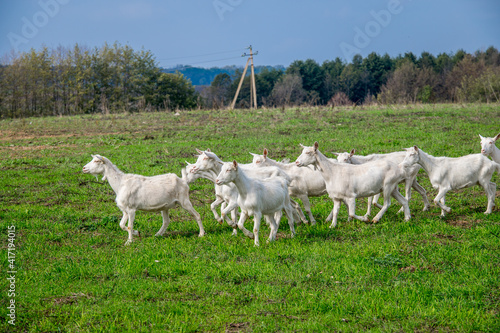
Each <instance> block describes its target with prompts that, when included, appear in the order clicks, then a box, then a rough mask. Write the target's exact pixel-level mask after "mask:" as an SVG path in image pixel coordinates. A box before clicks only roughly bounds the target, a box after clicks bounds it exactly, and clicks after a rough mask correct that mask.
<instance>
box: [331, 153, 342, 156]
mask: <svg viewBox="0 0 500 333" xmlns="http://www.w3.org/2000/svg"><path fill="white" fill-rule="evenodd" d="M332 154H333V155H335V156H339V155H340V153H332Z"/></svg>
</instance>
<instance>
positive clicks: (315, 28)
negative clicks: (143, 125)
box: [0, 0, 500, 67]
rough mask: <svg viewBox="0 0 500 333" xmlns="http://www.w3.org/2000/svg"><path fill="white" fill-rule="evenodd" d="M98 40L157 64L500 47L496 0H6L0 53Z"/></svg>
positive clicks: (283, 61)
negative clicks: (248, 55) (146, 55)
mask: <svg viewBox="0 0 500 333" xmlns="http://www.w3.org/2000/svg"><path fill="white" fill-rule="evenodd" d="M105 42H108V43H110V44H113V43H114V42H118V43H120V44H122V45H125V44H127V45H130V46H131V47H132V48H134V49H135V50H140V49H142V48H144V49H145V50H149V51H151V52H152V53H153V54H154V55H155V57H156V60H157V62H158V65H160V66H163V67H172V66H175V65H176V64H188V65H193V66H201V67H213V66H218V67H222V66H225V65H238V66H243V65H244V64H245V61H246V60H245V59H244V58H241V54H242V53H244V52H245V51H246V50H245V48H246V47H247V46H249V45H252V46H253V49H254V51H258V52H259V53H258V55H257V56H256V57H255V64H256V65H283V66H288V65H289V64H290V63H291V62H293V61H294V60H306V59H309V58H311V59H314V60H316V61H317V62H318V63H320V64H321V63H322V62H323V61H325V60H333V59H335V58H336V57H340V58H343V59H344V60H346V61H350V60H351V59H352V55H353V54H355V53H360V54H361V55H362V56H366V55H368V54H369V53H371V52H376V53H378V54H381V55H383V54H385V53H388V54H389V55H390V56H392V57H394V56H397V55H398V54H404V53H405V52H413V53H415V54H416V55H417V56H418V55H420V54H421V53H422V52H423V51H427V52H430V53H432V54H434V55H437V54H439V53H443V52H445V53H449V52H456V51H457V50H459V49H464V50H465V51H467V52H471V53H472V52H475V51H477V50H485V49H486V48H488V47H489V46H495V47H496V48H497V49H500V1H498V0H380V1H379V0H372V1H366V0H365V1H360V0H350V1H348V0H310V1H298V0H182V1H181V0H178V1H173V0H163V1H162V0H142V1H138V0H121V1H118V0H108V1H107V0H99V1H98V0H87V1H83V0H36V1H32V0H17V1H16V0H5V1H2V2H1V3H0V55H1V56H4V55H6V54H8V53H10V52H11V51H12V50H17V51H21V52H23V51H28V50H30V49H31V48H35V49H40V47H42V45H45V46H47V47H49V48H56V47H58V46H60V45H61V46H64V47H73V46H74V45H75V44H76V43H78V44H79V45H84V46H88V47H90V48H94V47H100V46H102V45H103V44H104V43H105Z"/></svg>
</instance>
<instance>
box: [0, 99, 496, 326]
mask: <svg viewBox="0 0 500 333" xmlns="http://www.w3.org/2000/svg"><path fill="white" fill-rule="evenodd" d="M499 119H500V106H499V105H495V104H493V105H426V106H394V107H380V108H375V107H371V108H354V109H352V108H335V109H330V108H291V109H286V110H278V109H272V110H258V111H250V110H236V111H190V112H182V113H181V114H180V115H179V116H175V115H173V114H172V113H144V114H143V113H141V114H132V115H130V114H115V115H110V116H99V115H98V116H95V115H94V116H75V117H62V118H43V119H42V118H31V119H24V120H3V121H1V122H0V152H1V153H2V158H0V172H1V177H0V221H1V222H0V230H1V235H2V237H1V238H0V245H1V246H2V249H4V250H5V251H2V258H1V260H0V263H1V267H2V272H3V273H5V274H3V276H7V272H8V271H9V270H10V268H9V262H8V258H7V247H8V243H9V242H8V227H10V226H15V229H16V230H15V239H14V244H15V253H16V258H15V262H14V265H15V269H16V271H17V273H16V274H15V277H16V283H15V289H16V290H15V293H16V295H15V297H14V298H13V297H8V296H7V294H8V290H9V282H8V280H7V279H6V278H2V279H1V282H0V289H1V292H2V297H1V298H0V318H1V319H2V320H1V321H0V330H1V331H13V332H24V331H33V332H39V331H41V332H48V331H51V332H52V331H67V332H96V331H106V332H108V331H110V332H122V331H133V332H149V331H157V330H158V331H160V330H163V331H165V330H167V331H172V332H193V331H197V332H224V331H226V332H240V331H241V332H277V331H286V332H291V331H302V332H311V331H313V332H326V331H342V332H359V331H375V332H379V331H382V332H401V331H404V332H428V331H438V332H472V331H478V332H498V331H500V320H499V308H500V279H499V277H500V211H499V209H498V208H495V209H494V211H493V214H491V215H489V216H486V215H484V214H483V212H484V211H485V210H486V195H485V193H484V191H483V189H482V188H480V187H473V188H468V189H464V190H460V191H456V192H449V193H448V195H447V204H448V205H449V206H450V207H451V208H452V212H451V213H450V214H449V215H447V216H446V217H445V218H440V217H439V215H440V210H439V209H438V208H437V207H436V206H435V205H432V207H431V210H430V211H428V212H423V211H422V207H423V203H422V200H421V198H420V196H419V194H418V193H416V192H413V197H412V200H411V202H410V209H411V212H412V219H411V220H410V221H409V222H404V221H403V217H402V216H400V215H397V214H396V212H397V210H398V209H399V207H398V205H397V204H396V203H393V205H392V206H391V207H390V209H389V211H388V212H387V213H386V214H385V215H384V217H383V218H382V220H381V221H380V223H378V224H370V223H363V222H359V221H351V222H347V212H346V209H345V206H342V208H341V211H340V218H339V224H338V226H337V228H336V229H329V228H328V224H326V223H324V222H323V221H324V219H325V218H326V216H327V215H328V213H329V211H330V210H331V207H332V203H331V201H330V200H329V199H328V197H326V196H325V197H321V198H312V200H311V201H312V205H313V214H314V215H315V217H316V219H317V220H318V222H319V223H318V224H317V225H316V226H307V225H298V226H297V227H296V230H297V235H296V237H295V238H293V239H291V238H290V236H289V230H288V225H287V223H286V221H285V220H283V221H282V222H281V225H280V230H279V233H278V239H277V241H276V242H274V243H266V242H261V246H260V247H254V246H253V240H251V239H249V238H246V237H244V236H243V235H242V234H241V233H239V235H238V236H236V237H232V236H231V229H230V228H229V227H228V226H227V225H225V224H224V225H220V224H218V223H217V222H216V221H215V219H214V218H213V215H212V213H211V211H210V209H209V204H210V203H211V202H212V201H213V200H214V194H213V184H211V183H210V182H208V181H206V180H199V181H197V182H196V183H194V184H192V185H191V200H192V202H193V205H194V206H195V209H196V210H197V211H198V212H199V213H200V214H201V216H202V220H203V223H204V226H205V230H206V231H207V235H206V236H205V237H203V238H199V237H197V235H198V228H197V225H196V223H195V221H194V220H193V219H192V217H191V216H190V215H189V214H188V213H187V212H185V211H184V210H182V209H181V208H178V209H174V210H171V214H170V215H171V219H172V223H171V225H170V226H169V228H168V230H167V232H166V234H165V236H164V237H160V238H157V237H155V236H154V234H155V233H156V232H157V231H158V229H159V228H160V225H161V217H160V215H159V214H153V213H145V212H139V213H138V214H137V216H136V223H135V227H137V229H138V230H139V231H140V232H141V235H142V237H141V238H136V239H135V242H134V243H132V245H130V246H124V245H123V244H124V243H125V241H126V238H127V234H126V233H125V232H123V231H122V230H121V229H120V228H119V226H118V223H119V220H120V218H121V214H120V211H119V209H118V208H117V207H116V204H115V203H114V199H115V196H114V193H113V191H112V189H111V187H110V186H109V184H107V183H105V182H102V181H100V179H99V181H96V179H95V178H94V177H92V176H90V175H87V174H83V173H82V172H81V168H82V166H83V165H85V164H86V163H87V162H89V161H90V160H91V156H90V155H91V154H94V153H98V154H101V155H103V156H106V157H108V158H109V159H110V160H111V161H113V162H114V163H115V164H116V165H117V166H118V167H119V168H120V169H121V170H123V171H124V172H131V173H137V174H143V175H156V174H161V173H165V172H173V173H176V174H177V175H180V169H181V168H182V167H183V166H184V165H185V162H184V161H188V162H191V163H193V162H194V161H195V160H196V157H195V154H196V151H195V148H199V149H206V148H210V149H211V150H212V151H214V152H215V153H216V154H218V156H219V157H221V158H222V159H223V160H232V159H236V160H237V161H238V162H241V163H248V162H250V161H251V155H250V154H249V153H250V152H253V153H261V152H262V150H263V149H264V148H267V149H268V150H269V156H270V157H272V158H276V159H283V158H289V159H290V160H292V161H293V160H295V158H296V157H297V156H298V155H299V154H300V151H301V148H300V146H299V143H303V144H304V145H312V144H313V143H314V141H318V142H319V144H320V150H321V151H322V152H323V153H325V154H326V155H327V156H332V154H331V152H333V151H347V150H351V149H352V148H355V149H356V150H357V152H358V153H359V154H370V153H377V152H380V153H382V152H391V151H397V150H401V149H402V148H405V147H410V146H413V145H418V146H419V147H420V148H421V149H423V150H424V151H426V152H427V153H430V154H432V155H435V156H450V157H456V156H461V155H466V154H470V153H478V152H479V150H480V145H479V137H478V134H482V135H483V136H493V135H495V134H497V133H498V131H499V121H498V120H499ZM499 178H500V177H499V176H498V174H495V175H494V176H493V181H494V182H496V183H499V184H500V182H499ZM419 183H420V184H421V185H422V186H423V187H424V188H425V189H426V190H427V191H428V195H429V198H430V199H433V198H434V196H435V195H436V191H435V190H434V189H432V187H431V185H430V183H429V181H428V178H427V176H426V174H425V173H424V172H423V171H421V173H420V174H419ZM497 193H498V191H497ZM497 204H500V203H498V200H497ZM365 208H366V201H365V200H359V201H358V208H357V210H358V211H359V212H361V211H363V210H364V209H365ZM247 224H248V225H249V226H250V225H251V222H250V221H249V222H247ZM268 232H269V229H268V228H267V226H265V224H263V226H262V227H261V239H266V238H267V234H268ZM11 299H14V300H15V302H16V303H15V304H16V321H15V324H16V325H15V326H12V325H10V324H9V323H8V321H7V320H8V319H9V318H8V317H7V314H8V309H7V306H8V305H9V302H10V301H11Z"/></svg>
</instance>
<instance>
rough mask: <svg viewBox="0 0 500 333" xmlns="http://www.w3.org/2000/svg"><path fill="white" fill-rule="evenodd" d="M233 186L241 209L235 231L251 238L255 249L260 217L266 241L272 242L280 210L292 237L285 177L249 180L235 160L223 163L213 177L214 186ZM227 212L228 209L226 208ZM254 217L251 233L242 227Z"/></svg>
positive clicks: (292, 227) (287, 181)
mask: <svg viewBox="0 0 500 333" xmlns="http://www.w3.org/2000/svg"><path fill="white" fill-rule="evenodd" d="M228 183H234V184H235V185H236V188H237V189H238V194H239V195H238V205H239V206H240V208H241V215H240V219H239V220H238V228H239V229H241V230H242V231H243V233H244V234H245V235H246V236H248V237H250V238H254V244H255V246H259V229H260V221H261V218H262V216H264V218H265V219H266V221H267V223H268V224H269V226H270V228H271V233H270V234H269V239H268V241H274V240H275V239H276V233H277V231H278V228H279V221H275V216H276V214H277V213H278V214H279V216H280V217H281V211H282V210H283V209H284V210H285V212H286V215H287V217H288V225H289V226H290V230H291V235H292V237H293V236H294V235H295V228H294V222H293V221H294V220H293V209H292V206H291V203H290V197H289V195H288V185H289V183H290V181H289V180H288V179H286V178H285V177H281V176H273V177H270V178H266V179H262V180H261V179H256V178H252V177H249V176H248V175H247V171H245V170H243V169H242V168H241V167H239V166H238V163H236V161H233V162H232V163H224V164H223V165H222V168H221V171H220V173H219V175H218V176H217V180H216V184H218V185H224V184H228ZM226 209H227V210H229V209H231V207H227V208H226ZM249 216H253V217H254V227H253V234H252V233H251V232H250V231H248V230H247V229H246V228H245V225H244V223H245V220H246V219H247V218H248V217H249Z"/></svg>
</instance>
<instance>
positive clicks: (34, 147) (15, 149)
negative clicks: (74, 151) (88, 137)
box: [0, 144, 78, 151]
mask: <svg viewBox="0 0 500 333" xmlns="http://www.w3.org/2000/svg"><path fill="white" fill-rule="evenodd" d="M76 147H78V146H77V145H75V144H61V145H57V146H53V145H41V146H11V147H0V149H7V150H13V151H20V150H21V151H22V150H45V149H59V148H76Z"/></svg>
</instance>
